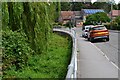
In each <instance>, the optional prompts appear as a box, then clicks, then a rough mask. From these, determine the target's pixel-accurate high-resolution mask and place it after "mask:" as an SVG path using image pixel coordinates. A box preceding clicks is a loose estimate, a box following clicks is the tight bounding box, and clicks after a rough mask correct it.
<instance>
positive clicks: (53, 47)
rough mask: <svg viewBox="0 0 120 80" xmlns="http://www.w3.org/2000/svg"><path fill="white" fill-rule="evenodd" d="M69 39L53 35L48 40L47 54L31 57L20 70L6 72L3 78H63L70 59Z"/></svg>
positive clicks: (70, 45)
mask: <svg viewBox="0 0 120 80" xmlns="http://www.w3.org/2000/svg"><path fill="white" fill-rule="evenodd" d="M71 47H72V42H71V39H70V38H69V37H67V36H60V35H58V34H56V33H53V34H52V36H51V38H50V40H49V47H48V53H46V54H40V55H32V56H30V57H29V61H28V65H27V66H26V67H25V68H24V69H22V70H17V71H15V70H14V67H13V69H10V70H6V71H5V72H4V77H5V78H65V77H66V73H67V68H68V65H69V62H70V58H71V49H72V48H71Z"/></svg>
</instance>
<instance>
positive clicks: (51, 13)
mask: <svg viewBox="0 0 120 80" xmlns="http://www.w3.org/2000/svg"><path fill="white" fill-rule="evenodd" d="M57 6H59V5H58V3H53V2H51V3H48V2H32V3H31V2H3V3H2V29H3V33H2V35H3V41H2V42H3V47H4V51H3V62H4V63H3V64H5V65H9V67H10V66H12V65H15V67H16V69H18V68H19V67H21V66H22V65H24V64H26V63H27V58H28V55H31V54H30V49H31V50H32V51H33V52H34V54H44V53H47V47H48V39H49V37H50V34H51V32H52V23H53V22H54V21H55V20H56V18H57V17H56V14H58V13H59V10H58V9H59V8H58V9H57V12H56V7H57ZM23 34H24V35H23ZM24 36H25V37H24ZM31 53H32V52H31ZM7 59H8V60H9V61H8V62H7ZM16 63H17V64H16ZM4 68H5V69H6V67H4Z"/></svg>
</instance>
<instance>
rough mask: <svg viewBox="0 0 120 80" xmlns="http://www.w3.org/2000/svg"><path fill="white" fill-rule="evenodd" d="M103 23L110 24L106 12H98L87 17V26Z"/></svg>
mask: <svg viewBox="0 0 120 80" xmlns="http://www.w3.org/2000/svg"><path fill="white" fill-rule="evenodd" d="M103 22H110V18H109V17H108V16H107V14H106V13H104V12H98V13H96V14H92V15H89V16H87V17H86V22H85V24H101V23H103Z"/></svg>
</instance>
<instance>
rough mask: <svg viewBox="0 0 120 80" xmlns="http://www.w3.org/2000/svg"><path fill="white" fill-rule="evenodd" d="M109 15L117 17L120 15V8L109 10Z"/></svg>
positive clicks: (113, 17)
mask: <svg viewBox="0 0 120 80" xmlns="http://www.w3.org/2000/svg"><path fill="white" fill-rule="evenodd" d="M108 16H109V17H110V18H112V19H115V18H116V17H117V16H120V10H112V13H111V11H110V12H109V14H108Z"/></svg>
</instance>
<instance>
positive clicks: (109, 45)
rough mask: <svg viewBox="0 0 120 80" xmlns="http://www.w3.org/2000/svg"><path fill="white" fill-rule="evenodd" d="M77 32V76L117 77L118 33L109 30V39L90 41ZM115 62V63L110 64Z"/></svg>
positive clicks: (77, 30)
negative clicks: (105, 40)
mask: <svg viewBox="0 0 120 80" xmlns="http://www.w3.org/2000/svg"><path fill="white" fill-rule="evenodd" d="M75 31H76V34H77V44H78V45H77V48H78V49H77V51H78V72H77V73H78V75H77V76H78V78H118V68H117V66H118V42H119V41H118V33H117V32H115V31H110V41H109V42H103V41H97V42H95V43H91V42H89V41H87V40H86V39H84V38H82V37H81V32H82V31H81V28H76V29H75ZM112 62H113V63H115V64H112Z"/></svg>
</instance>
